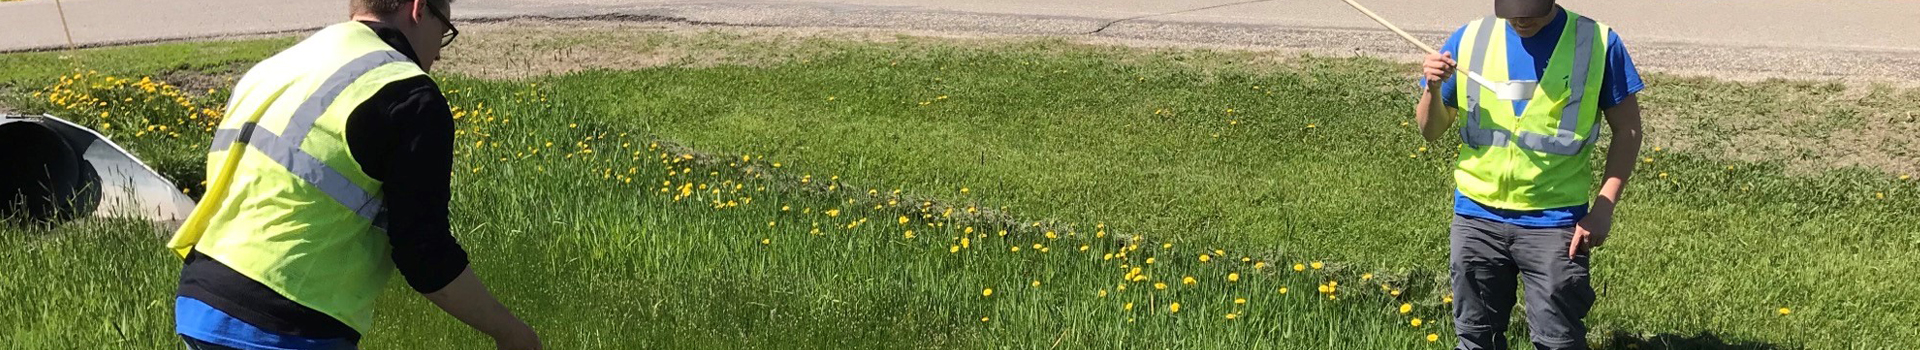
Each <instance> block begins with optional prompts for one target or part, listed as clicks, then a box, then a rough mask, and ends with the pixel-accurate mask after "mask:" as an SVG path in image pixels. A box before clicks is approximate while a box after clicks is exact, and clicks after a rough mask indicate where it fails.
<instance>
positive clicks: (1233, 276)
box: [1227, 272, 1240, 282]
mask: <svg viewBox="0 0 1920 350" xmlns="http://www.w3.org/2000/svg"><path fill="white" fill-rule="evenodd" d="M1239 281H1240V273H1239V272H1233V273H1228V274H1227V282H1239Z"/></svg>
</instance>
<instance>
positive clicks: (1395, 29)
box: [1341, 0, 1440, 54]
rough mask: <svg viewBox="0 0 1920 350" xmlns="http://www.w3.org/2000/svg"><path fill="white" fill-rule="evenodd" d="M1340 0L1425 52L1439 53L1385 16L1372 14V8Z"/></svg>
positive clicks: (1350, 0)
mask: <svg viewBox="0 0 1920 350" xmlns="http://www.w3.org/2000/svg"><path fill="white" fill-rule="evenodd" d="M1341 1H1346V2H1347V5H1352V6H1353V9H1355V10H1360V13H1361V14H1364V15H1367V18H1372V19H1373V21H1374V22H1380V25H1383V26H1387V30H1392V31H1393V33H1394V34H1400V38H1401V39H1407V42H1410V43H1413V45H1415V46H1419V47H1420V49H1421V50H1427V53H1430V54H1439V53H1440V51H1438V50H1434V49H1433V47H1432V46H1427V43H1426V42H1422V41H1420V39H1414V38H1413V35H1409V34H1407V31H1404V30H1400V27H1399V26H1395V25H1393V22H1387V19H1386V18H1380V15H1377V14H1374V13H1373V10H1368V9H1367V7H1366V6H1360V3H1357V2H1353V0H1341Z"/></svg>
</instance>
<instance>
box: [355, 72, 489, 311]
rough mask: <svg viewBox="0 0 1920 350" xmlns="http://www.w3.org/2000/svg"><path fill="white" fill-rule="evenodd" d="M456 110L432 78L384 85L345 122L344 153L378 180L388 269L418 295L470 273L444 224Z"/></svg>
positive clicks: (463, 252) (461, 252)
mask: <svg viewBox="0 0 1920 350" xmlns="http://www.w3.org/2000/svg"><path fill="white" fill-rule="evenodd" d="M453 130H454V125H453V112H452V111H451V110H449V109H448V108H447V99H446V96H444V95H441V94H440V89H439V86H437V85H435V84H434V82H433V79H432V78H429V77H427V76H418V77H413V78H408V79H404V80H400V81H396V82H393V83H389V84H387V86H385V87H382V88H381V89H380V91H378V92H375V93H374V95H373V97H371V98H369V99H368V100H367V101H366V102H363V103H361V104H360V106H359V107H356V108H355V109H354V111H353V114H351V115H349V116H348V117H347V147H348V148H350V149H351V150H352V151H353V156H354V159H355V160H356V161H358V162H359V163H360V167H361V168H362V169H365V170H366V172H367V175H371V176H372V177H373V178H374V179H377V180H380V181H381V182H382V185H381V186H380V190H381V192H382V193H383V194H384V196H385V197H386V198H385V202H386V207H387V217H386V219H387V230H386V231H387V239H388V242H389V243H390V244H392V245H393V265H394V267H396V268H398V269H399V270H400V274H401V275H404V276H406V279H407V285H409V286H412V287H413V290H414V291H418V292H420V293H432V292H436V291H439V290H440V288H443V287H446V286H447V283H450V282H452V281H453V279H454V277H458V276H459V275H460V272H461V271H465V270H466V268H467V251H466V250H465V249H462V248H461V247H460V242H459V241H456V240H454V238H453V232H452V230H450V229H449V228H448V224H447V201H448V198H449V197H450V195H451V194H450V192H451V191H452V185H451V181H452V174H451V171H452V170H453Z"/></svg>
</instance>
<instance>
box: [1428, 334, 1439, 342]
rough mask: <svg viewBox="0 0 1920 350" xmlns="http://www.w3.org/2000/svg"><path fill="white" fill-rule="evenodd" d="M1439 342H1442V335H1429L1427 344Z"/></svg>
mask: <svg viewBox="0 0 1920 350" xmlns="http://www.w3.org/2000/svg"><path fill="white" fill-rule="evenodd" d="M1437 341H1440V335H1439V334H1435V333H1427V342H1428V343H1432V342H1437Z"/></svg>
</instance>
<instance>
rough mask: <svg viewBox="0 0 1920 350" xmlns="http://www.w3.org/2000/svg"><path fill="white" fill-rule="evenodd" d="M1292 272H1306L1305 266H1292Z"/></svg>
mask: <svg viewBox="0 0 1920 350" xmlns="http://www.w3.org/2000/svg"><path fill="white" fill-rule="evenodd" d="M1293 270H1294V271H1306V270H1307V265H1306V264H1293Z"/></svg>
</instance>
